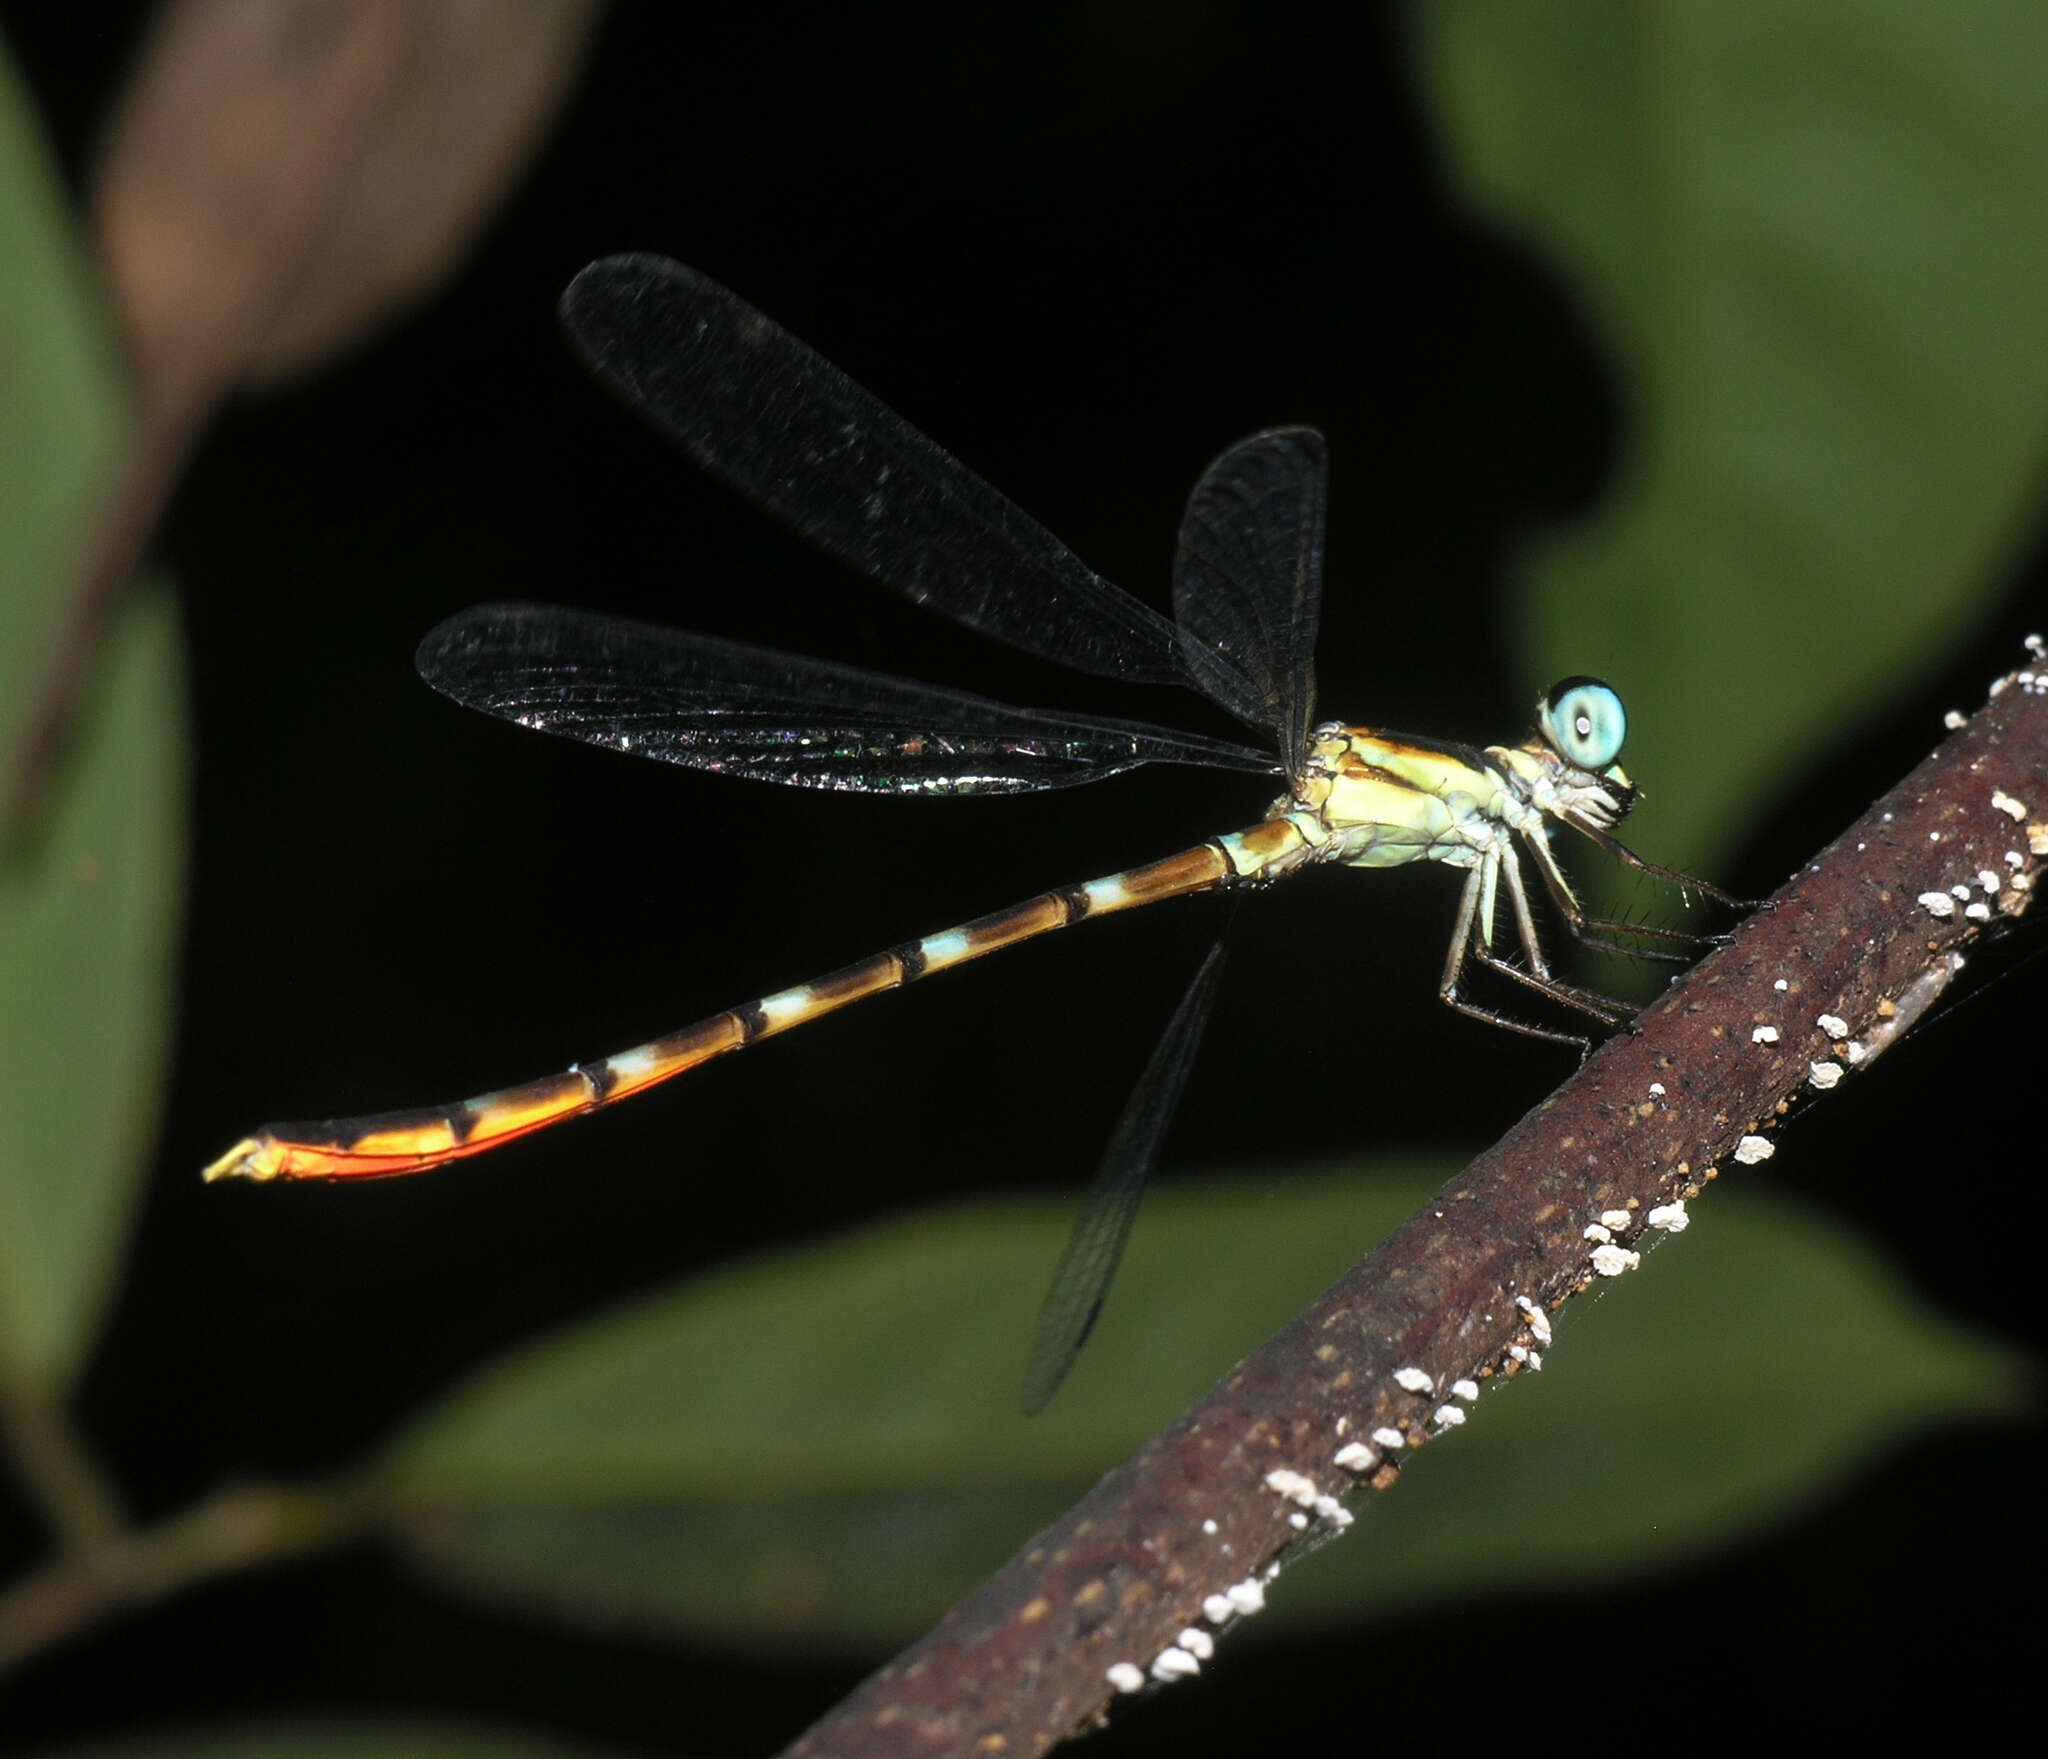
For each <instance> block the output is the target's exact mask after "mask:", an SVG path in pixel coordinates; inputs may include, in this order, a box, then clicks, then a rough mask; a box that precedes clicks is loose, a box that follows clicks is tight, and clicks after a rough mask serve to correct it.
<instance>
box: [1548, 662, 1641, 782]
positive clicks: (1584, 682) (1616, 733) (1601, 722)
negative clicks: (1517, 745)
mask: <svg viewBox="0 0 2048 1759" xmlns="http://www.w3.org/2000/svg"><path fill="white" fill-rule="evenodd" d="M1536 721H1537V725H1538V726H1539V727H1540V728H1541V729H1542V732H1543V737H1544V738H1545V739H1547V740H1549V741H1550V743H1551V745H1552V747H1553V748H1554V749H1555V750H1556V751H1557V754H1558V755H1559V756H1560V757H1562V758H1564V759H1565V761H1566V762H1567V763H1575V764H1577V765H1578V766H1579V768H1580V769H1582V770H1604V769H1606V768H1607V766H1608V765H1609V764H1611V763H1613V762H1614V761H1615V759H1617V758H1618V757H1620V756H1621V742H1622V741H1623V740H1624V739H1626V738H1627V737H1628V714H1627V711H1626V710H1624V709H1623V708H1622V706H1621V698H1620V697H1618V696H1616V695H1615V694H1614V692H1613V691H1612V690H1610V689H1608V687H1607V686H1606V685H1605V684H1602V683H1601V682H1600V680H1599V679H1598V678H1567V679H1566V680H1565V681H1564V682H1563V683H1562V684H1554V685H1552V686H1551V689H1550V694H1549V695H1548V696H1546V697H1545V698H1544V699H1543V701H1542V702H1541V703H1540V704H1539V705H1538V707H1537V710H1536Z"/></svg>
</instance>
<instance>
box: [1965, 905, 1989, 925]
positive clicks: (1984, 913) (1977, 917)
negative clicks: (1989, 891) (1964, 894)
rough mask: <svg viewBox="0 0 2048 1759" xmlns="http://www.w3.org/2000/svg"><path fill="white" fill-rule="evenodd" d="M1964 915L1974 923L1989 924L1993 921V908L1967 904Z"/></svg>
mask: <svg viewBox="0 0 2048 1759" xmlns="http://www.w3.org/2000/svg"><path fill="white" fill-rule="evenodd" d="M1963 914H1964V915H1965V916H1967V917H1968V918H1969V919H1970V920H1971V921H1972V922H1989V921H1990V920H1991V906H1990V905H1989V904H1983V903H1978V904H1965V905H1964V906H1963Z"/></svg>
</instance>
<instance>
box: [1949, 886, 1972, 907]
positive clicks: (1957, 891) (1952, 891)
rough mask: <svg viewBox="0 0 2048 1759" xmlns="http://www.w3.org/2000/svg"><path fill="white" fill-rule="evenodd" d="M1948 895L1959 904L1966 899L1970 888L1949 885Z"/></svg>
mask: <svg viewBox="0 0 2048 1759" xmlns="http://www.w3.org/2000/svg"><path fill="white" fill-rule="evenodd" d="M1948 895H1949V896H1950V897H1951V898H1953V899H1955V901H1956V902H1957V903H1958V904H1960V903H1963V902H1964V901H1965V900H1966V899H1968V897H1969V895H1970V888H1969V887H1968V886H1950V887H1949V889H1948Z"/></svg>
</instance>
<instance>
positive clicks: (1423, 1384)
mask: <svg viewBox="0 0 2048 1759" xmlns="http://www.w3.org/2000/svg"><path fill="white" fill-rule="evenodd" d="M1394 1384H1395V1385H1396V1386H1398V1387H1399V1388H1400V1389H1401V1390H1402V1391H1403V1392H1410V1393H1426V1392H1428V1391H1430V1390H1431V1389H1432V1388H1434V1387H1435V1385H1436V1377H1435V1376H1434V1375H1432V1374H1431V1373H1430V1372H1429V1370H1428V1369H1426V1368H1397V1369H1395V1370H1394Z"/></svg>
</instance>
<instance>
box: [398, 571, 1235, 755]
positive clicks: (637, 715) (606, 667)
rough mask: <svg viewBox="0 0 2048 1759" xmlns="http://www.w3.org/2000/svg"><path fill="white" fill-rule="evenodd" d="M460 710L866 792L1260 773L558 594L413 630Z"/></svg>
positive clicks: (1177, 747)
mask: <svg viewBox="0 0 2048 1759" xmlns="http://www.w3.org/2000/svg"><path fill="white" fill-rule="evenodd" d="M418 663H419V669H420V675H421V676H422V677H423V678H425V679H426V681H427V682H428V683H429V684H431V685H433V687H434V688H435V689H436V690H439V691H441V692H442V693H444V694H445V695H448V696H452V697H453V698H454V699H455V700H456V701H457V702H460V703H463V704H465V705H467V706H468V707H470V708H475V709H482V710H483V711H484V712H485V713H486V714H492V715H497V716H499V717H500V718H502V719H504V720H508V721H517V722H518V723H519V724H520V725H521V726H522V727H534V728H537V729H539V730H540V731H542V732H545V733H558V734H560V735H562V736H563V737H564V738H568V739H580V740H582V741H583V742H584V743H585V744H586V745H608V746H610V747H611V748H612V749H613V750H615V751H629V752H632V753H634V754H635V755H636V756H641V757H658V758H660V759H662V760H663V761H664V762H667V763H680V764H688V765H690V766H691V767H692V768H694V769H700V770H714V771H716V772H718V773H719V774H721V775H735V776H747V777H751V778H753V779H754V780H756V781H763V782H781V783H785V784H787V785H790V786H793V787H800V788H842V789H848V790H852V791H856V792H860V793H868V794H939V795H944V794H1020V793H1028V792H1031V791H1034V790H1037V789H1044V788H1064V787H1069V786H1072V785H1074V784H1076V783H1079V782H1093V781H1097V780H1099V779H1100V778H1102V777H1104V776H1113V775H1116V774H1117V773H1118V772H1119V771H1122V770H1129V769H1135V768H1137V767H1138V766H1140V765H1142V764H1148V763H1179V764H1193V765H1200V766H1205V767H1208V768H1214V769H1243V770H1255V771H1260V772H1264V773H1267V774H1270V773H1272V771H1273V769H1274V763H1273V760H1272V758H1271V757H1269V756H1268V755H1266V754H1265V753H1263V752H1258V751H1252V750H1249V749H1247V748H1246V747H1243V746H1238V745H1230V744H1227V743H1225V742H1224V741H1222V740H1216V739H1205V738H1203V737H1201V736H1200V735H1199V734H1194V733H1177V732H1174V731H1173V730H1171V729H1170V728H1165V727H1150V726H1146V725H1145V724H1143V723H1142V722H1137V721H1117V720H1109V719H1103V718H1098V717H1094V716H1088V715H1068V714H1055V713H1053V712H1051V711H1050V710H1041V709H1023V708H1012V707H1010V706H1008V705H1007V704H1005V703H1000V702H991V701H989V700H988V699H986V698H984V697H979V696H968V695H966V694H964V693H962V692H959V691H951V690H940V689H936V688H934V687H933V686H931V685H928V684H917V683H913V682H911V681H910V680H908V679H903V678H889V677H884V676H883V675H882V674H880V673H878V672H864V671H861V670H859V669H857V668H855V667H852V666H836V665H832V664H830V663H828V662H826V661H823V660H812V659H805V658H803V657H802V656H800V655H797V654H786V653H778V652H776V651H774V650H773V649H771V648H761V647H749V646H747V645H745V644H744V643H741V642H734V641H718V640H714V639H713V638H712V637H710V636H706V635H693V634H690V633H688V632H686V631H684V630H680V629H666V628H662V627H660V626H659V625H656V624H651V623H636V622H633V621H630V620H629V619H627V618H624V617H603V616H598V615H595V614H593V613H591V612H587V611H572V610H567V609H564V608H563V607H561V606H558V605H518V604H498V605H478V606H476V607H475V608H474V609H472V610H467V611H464V612H462V613H461V614H460V615H458V616H455V617H451V618H450V619H449V620H448V621H447V622H445V623H443V624H442V625H440V627H439V628H437V629H435V630H434V631H433V632H432V633H431V634H429V635H428V636H427V638H426V640H425V641H423V642H422V643H421V644H420V650H419V656H418Z"/></svg>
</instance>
